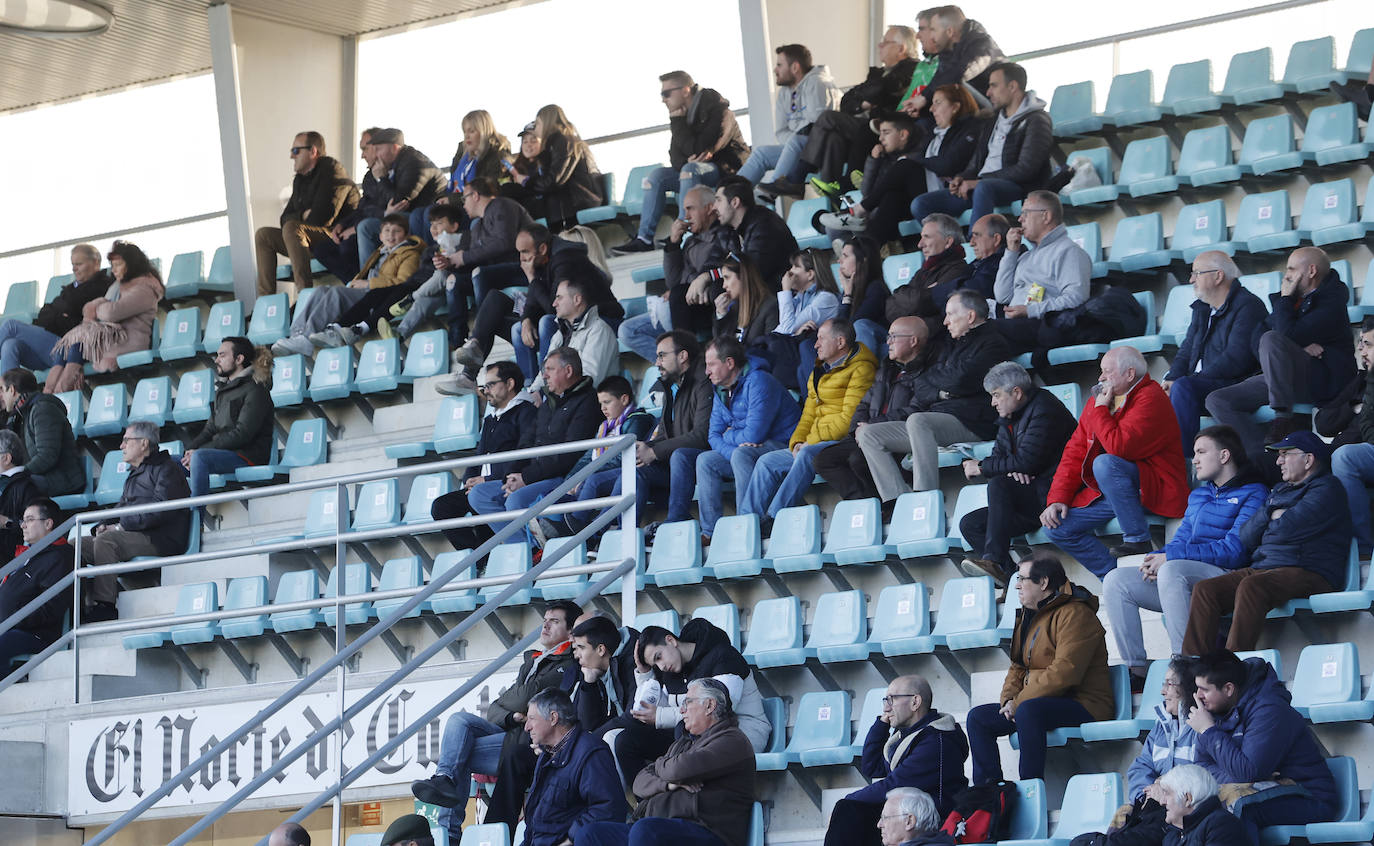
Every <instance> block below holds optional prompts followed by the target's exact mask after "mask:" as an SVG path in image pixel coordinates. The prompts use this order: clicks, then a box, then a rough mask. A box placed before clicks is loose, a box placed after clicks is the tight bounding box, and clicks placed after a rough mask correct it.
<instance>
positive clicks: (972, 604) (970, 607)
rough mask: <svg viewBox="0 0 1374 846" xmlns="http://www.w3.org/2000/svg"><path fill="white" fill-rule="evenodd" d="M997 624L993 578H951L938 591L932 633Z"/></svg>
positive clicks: (975, 629) (978, 629)
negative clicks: (937, 603) (938, 610)
mask: <svg viewBox="0 0 1374 846" xmlns="http://www.w3.org/2000/svg"><path fill="white" fill-rule="evenodd" d="M996 627H997V599H996V596H995V591H994V589H993V584H992V579H991V578H990V577H988V576H978V577H976V578H968V579H950V580H949V581H947V582H945V586H944V587H943V588H942V589H941V591H940V614H939V616H938V617H936V618H935V629H934V630H933V634H938V635H950V634H956V633H958V632H976V631H982V630H984V629H992V628H996Z"/></svg>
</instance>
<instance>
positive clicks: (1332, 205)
mask: <svg viewBox="0 0 1374 846" xmlns="http://www.w3.org/2000/svg"><path fill="white" fill-rule="evenodd" d="M1347 105H1349V104H1347ZM1298 237H1299V238H1300V239H1302V240H1303V241H1310V242H1311V243H1312V244H1313V245H1315V246H1318V247H1320V246H1324V245H1326V244H1335V243H1338V242H1341V241H1359V240H1362V239H1363V238H1364V224H1362V223H1360V222H1359V219H1358V216H1357V215H1356V207H1355V182H1354V181H1353V180H1350V179H1337V180H1335V181H1333V182H1321V183H1318V184H1316V185H1312V186H1310V187H1308V189H1307V196H1306V197H1304V198H1303V202H1302V217H1301V218H1300V219H1299V220H1298ZM1352 290H1353V288H1352Z"/></svg>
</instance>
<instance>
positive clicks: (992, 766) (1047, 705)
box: [964, 696, 1258, 842]
mask: <svg viewBox="0 0 1374 846" xmlns="http://www.w3.org/2000/svg"><path fill="white" fill-rule="evenodd" d="M1001 707H1002V706H1001V704H1000V703H997V702H989V703H987V704H986V705H979V706H978V707H976V708H973V709H971V710H970V711H969V712H968V716H967V717H965V718H964V725H965V727H966V728H967V729H968V747H969V754H970V755H971V756H972V758H973V783H974V784H975V785H980V784H988V783H989V782H994V781H997V780H998V779H1000V778H1002V756H1001V753H999V752H998V751H997V738H999V737H1006V736H1007V735H1009V734H1011V733H1012V732H1015V733H1016V735H1017V740H1018V742H1019V743H1018V745H1019V746H1020V747H1021V763H1020V772H1021V775H1020V778H1021V779H1022V780H1024V779H1028V778H1044V777H1045V736H1046V735H1048V734H1049V733H1050V729H1057V728H1065V727H1067V726H1078V725H1082V724H1083V723H1086V722H1088V721H1089V720H1091V719H1092V718H1093V717H1092V714H1089V713H1088V709H1087V708H1084V707H1083V706H1082V705H1080V704H1078V702H1076V701H1075V700H1073V699H1063V698H1060V697H1057V696H1041V697H1037V698H1035V699H1027V700H1025V701H1024V702H1022V703H1021V704H1020V705H1018V706H1017V708H1016V721H1015V722H1012V721H1011V720H1008V719H1007V718H1006V717H1004V716H1002V715H1001V714H1000V713H998V712H999V711H1000V709H1001ZM1256 842H1258V841H1256Z"/></svg>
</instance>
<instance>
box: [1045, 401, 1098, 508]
mask: <svg viewBox="0 0 1374 846" xmlns="http://www.w3.org/2000/svg"><path fill="white" fill-rule="evenodd" d="M1094 403H1095V400H1092V399H1089V400H1088V405H1087V406H1086V407H1085V408H1084V409H1083V413H1082V414H1080V415H1079V416H1078V421H1079V422H1078V426H1077V427H1076V428H1075V429H1074V430H1073V435H1072V436H1070V437H1069V442H1068V443H1067V444H1065V445H1064V457H1063V458H1061V459H1059V468H1058V469H1057V470H1055V471H1054V483H1053V484H1051V485H1050V492H1049V495H1048V496H1047V497H1045V502H1046V503H1047V504H1048V503H1052V502H1062V503H1065V504H1068V505H1072V504H1073V496H1074V494H1076V493H1078V489H1079V488H1081V487H1083V459H1084V457H1085V456H1086V455H1087V454H1088V432H1087V419H1088V410H1089V409H1090V408H1092V406H1093V405H1094Z"/></svg>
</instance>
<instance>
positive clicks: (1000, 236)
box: [964, 214, 1011, 300]
mask: <svg viewBox="0 0 1374 846" xmlns="http://www.w3.org/2000/svg"><path fill="white" fill-rule="evenodd" d="M1010 230H1011V222H1010V221H1008V220H1007V219H1006V218H1005V217H1003V216H1002V215H1000V214H990V215H986V216H984V217H980V218H978V219H977V220H975V221H974V222H973V227H972V228H971V229H969V234H968V242H969V244H970V245H971V246H972V247H973V263H972V264H971V265H970V267H971V268H972V269H973V275H971V276H970V277H969V278H968V281H966V282H965V283H964V287H966V288H972V289H973V290H975V291H977V292H978V293H980V294H982V295H983V296H984V297H987V298H988V299H990V300H994V299H996V298H997V294H996V285H997V271H998V269H999V268H1000V267H1001V266H1002V256H1004V255H1006V253H1007V232H1009V231H1010Z"/></svg>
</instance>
